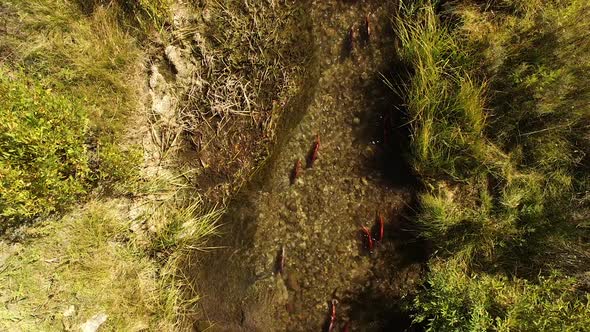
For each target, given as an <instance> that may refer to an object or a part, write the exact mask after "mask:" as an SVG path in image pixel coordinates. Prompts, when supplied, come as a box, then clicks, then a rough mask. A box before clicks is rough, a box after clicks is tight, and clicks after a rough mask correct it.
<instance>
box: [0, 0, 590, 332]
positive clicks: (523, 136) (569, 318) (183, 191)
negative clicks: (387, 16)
mask: <svg viewBox="0 0 590 332" xmlns="http://www.w3.org/2000/svg"><path fill="white" fill-rule="evenodd" d="M589 14H590V5H589V4H588V3H587V1H583V0H569V1H565V0H555V1H545V0H533V1H525V0H494V1H487V2H483V1H475V0H473V1H467V0H466V1H461V2H458V1H443V2H439V3H431V2H426V1H418V2H411V3H410V2H407V3H406V4H403V3H402V5H401V6H400V11H399V13H398V14H397V17H396V18H395V19H394V21H393V24H394V27H395V31H396V32H397V35H398V38H399V43H398V45H397V46H398V47H397V49H398V52H397V54H395V55H394V56H395V57H396V60H397V62H398V63H399V65H400V67H401V68H407V69H408V70H407V72H408V74H407V75H402V77H393V78H390V81H389V83H390V85H391V87H392V88H393V89H394V90H395V91H396V93H398V94H399V96H400V98H401V99H402V100H403V105H401V107H400V109H396V110H393V109H392V110H391V111H392V112H400V111H401V112H403V113H404V116H405V117H406V120H407V125H408V127H409V132H410V143H409V146H408V149H407V151H406V156H407V159H408V160H409V161H410V164H411V165H412V166H413V170H414V172H415V174H416V175H417V176H418V177H419V178H420V179H421V181H422V183H423V188H422V191H421V192H420V194H419V205H418V209H417V215H416V217H415V222H416V224H417V225H418V227H417V234H418V235H419V236H422V237H424V238H426V239H427V240H428V241H429V242H430V243H431V245H432V247H433V249H434V251H433V253H432V255H431V257H430V259H429V261H428V263H427V264H428V272H427V273H426V275H425V279H424V287H422V288H421V289H420V290H418V292H417V295H416V296H415V297H413V298H412V299H411V301H408V302H407V303H406V310H407V311H408V313H409V314H411V315H413V320H414V322H415V325H416V326H417V327H419V328H424V329H426V330H429V331H487V330H497V331H509V330H511V331H585V330H588V326H590V295H589V294H588V291H589V289H590V274H589V271H588V268H589V267H590V248H589V245H588V239H589V238H590V237H589V227H590V220H589V214H590V194H589V192H590V176H589V173H588V167H589V157H588V156H589V155H590V144H589V143H590V142H589V141H590V133H589V128H590V111H589V107H590V85H589V84H588V78H589V76H590V75H589V74H590V23H589V21H588V20H587V19H586V18H587V17H588V16H589ZM170 20H171V9H170V3H168V2H167V1H166V0H140V1H131V0H116V1H101V0H88V1H83V0H77V1H61V0H60V1H53V0H39V1H25V0H13V1H7V2H3V3H1V4H0V118H1V119H2V121H1V123H0V232H1V233H2V240H1V241H0V299H1V300H2V305H1V306H0V329H2V330H34V329H39V330H58V329H66V330H69V329H75V328H76V327H77V326H78V325H79V324H81V323H83V322H84V321H86V320H88V319H89V318H91V317H92V316H93V315H95V314H97V313H101V312H108V316H109V319H108V320H107V321H106V323H105V324H104V327H105V328H106V329H110V330H121V331H126V330H142V329H149V330H158V331H160V330H183V329H185V328H186V326H185V325H184V324H186V321H185V319H184V317H186V316H187V314H188V313H189V312H188V311H187V308H190V305H191V304H193V303H194V300H195V299H198V296H197V294H193V293H191V287H190V285H188V284H186V283H185V282H184V278H183V276H182V275H181V274H179V271H180V269H179V268H178V267H179V265H181V264H185V263H186V261H185V259H186V255H185V254H186V252H187V251H190V250H194V249H195V248H201V247H203V246H205V245H206V244H205V242H204V241H205V238H206V237H207V236H208V235H211V234H214V233H215V227H216V226H215V221H216V220H217V219H218V217H219V214H220V212H219V211H217V210H210V209H206V208H205V207H204V206H205V205H204V203H203V200H202V199H200V198H199V197H198V195H196V194H195V193H194V192H193V191H192V190H191V189H190V186H189V185H187V184H186V183H185V182H184V181H183V180H182V179H183V178H184V177H182V176H178V175H175V174H173V173H172V174H170V173H164V175H159V176H156V177H151V178H146V177H145V175H143V174H142V172H141V164H142V152H143V151H142V149H141V146H139V144H137V143H134V140H133V139H132V138H129V136H132V135H130V133H129V130H128V129H127V124H128V123H129V122H130V121H132V119H135V118H136V117H137V116H138V114H137V113H138V112H137V110H138V109H141V108H142V107H143V106H142V103H143V102H144V101H143V100H142V98H143V96H142V92H141V89H140V88H138V87H141V86H142V84H143V82H142V80H144V77H142V73H143V72H144V71H145V69H144V68H143V64H144V63H145V61H146V57H147V56H146V52H148V51H149V50H147V49H146V47H144V48H142V47H140V46H139V45H140V43H144V44H145V43H147V44H148V45H149V44H150V40H151V39H150V38H151V36H152V35H161V36H163V38H165V36H166V30H167V29H168V24H169V23H168V22H169V21H170ZM147 48H149V46H148V47H147ZM230 51H231V50H230ZM253 58H255V55H253ZM273 75H274V74H273ZM277 75H278V74H277ZM273 77H274V76H273ZM265 84H266V83H265ZM285 84H286V83H285ZM267 85H268V84H267ZM254 92H256V93H258V92H259V91H254ZM275 92H276V91H273V92H272V93H275ZM263 97H264V98H266V99H264V100H265V101H266V102H268V103H270V102H269V101H270V100H272V96H270V97H269V96H267V95H266V92H265V94H264V96H263ZM248 98H249V97H245V99H246V100H249V99H248ZM222 106H223V105H222ZM263 106H265V107H266V108H269V107H271V106H269V105H266V104H265V105H263ZM238 115H239V114H238ZM192 120H194V119H192ZM273 128H274V127H273ZM270 136H272V135H270ZM195 195H196V197H197V198H196V199H195V198H194V197H195ZM137 201H141V203H142V204H141V206H142V208H141V209H136V208H135V207H136V206H135V205H134V202H137ZM137 211H139V212H137ZM132 214H138V215H139V216H138V217H136V218H131V215H132ZM137 219H139V220H147V221H149V222H148V224H149V225H151V227H150V231H144V230H137V229H136V224H135V222H134V221H135V220H137Z"/></svg>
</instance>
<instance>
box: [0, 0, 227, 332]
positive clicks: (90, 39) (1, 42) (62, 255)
mask: <svg viewBox="0 0 590 332" xmlns="http://www.w3.org/2000/svg"><path fill="white" fill-rule="evenodd" d="M169 17H170V12H169V8H168V4H167V3H166V1H163V0H149V1H148V0H142V1H128V0H121V1H98V0H97V1H92V0H90V1H53V0H44V1H21V0H17V1H9V2H3V3H2V4H0V118H1V119H2V121H1V124H0V231H1V233H2V240H1V241H0V294H1V295H0V299H1V300H2V301H1V302H2V305H1V306H0V329H1V330H8V331H14V330H21V331H33V330H43V331H49V330H61V329H66V330H71V329H77V328H78V326H79V325H80V324H81V323H83V322H85V321H87V320H89V319H90V318H92V317H93V316H94V315H97V314H100V313H106V314H107V316H108V319H107V320H106V322H105V323H104V324H103V327H105V328H106V329H109V330H115V331H129V330H142V329H146V328H149V329H151V330H177V329H179V328H181V326H182V317H183V314H182V313H183V312H184V308H186V307H187V306H186V304H187V301H189V300H187V299H189V298H190V297H186V296H184V295H183V294H186V293H187V292H186V291H181V289H186V287H183V278H182V276H181V275H179V273H178V271H179V270H178V269H177V267H178V266H177V265H178V264H179V262H178V261H179V260H180V257H182V253H183V252H184V251H186V250H190V248H195V247H200V246H202V245H203V244H202V242H201V241H202V239H203V236H205V235H207V234H211V233H212V232H214V229H215V225H214V221H215V220H216V219H217V216H218V213H217V212H215V211H210V210H205V209H204V207H203V204H202V201H201V200H200V199H198V198H197V199H196V200H195V199H194V196H193V195H191V196H193V197H191V199H190V201H189V200H188V199H186V198H185V196H186V195H187V193H188V192H189V191H188V189H187V188H188V187H187V186H186V185H185V184H184V183H183V182H182V181H181V180H180V178H178V177H177V176H174V175H172V174H167V173H166V174H164V175H159V176H155V177H151V178H146V177H145V176H143V175H142V174H141V172H140V169H141V161H142V153H143V152H142V149H141V146H140V145H139V144H137V143H134V140H133V138H129V136H132V135H131V134H132V133H129V130H128V129H127V126H128V123H129V122H130V121H131V120H132V119H135V118H138V117H140V116H141V115H140V114H138V113H140V112H138V110H140V109H141V108H142V102H143V101H142V98H143V96H142V95H141V86H142V85H143V82H144V78H143V77H142V73H143V72H144V69H143V63H144V61H145V57H146V54H145V52H146V50H145V49H142V48H140V47H139V45H140V42H146V41H147V37H148V35H150V34H154V33H158V31H160V32H164V28H165V22H166V21H167V20H168V19H169ZM135 129H137V128H135ZM80 202H81V203H80ZM133 202H142V205H141V208H138V209H135V210H136V211H139V212H136V214H137V216H136V217H135V218H132V217H131V212H132V210H133V209H132V207H133V206H134V205H133V204H134V203H133ZM76 203H77V204H76ZM133 220H141V221H144V222H147V223H149V224H151V225H152V226H150V227H151V228H152V230H151V231H149V232H145V231H141V230H138V229H137V227H134V224H133V222H132V221H133Z"/></svg>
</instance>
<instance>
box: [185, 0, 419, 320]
mask: <svg viewBox="0 0 590 332" xmlns="http://www.w3.org/2000/svg"><path fill="white" fill-rule="evenodd" d="M394 9H395V6H393V4H381V3H378V2H370V1H358V2H354V3H346V2H341V1H321V2H320V1H317V2H311V3H310V4H309V6H308V7H307V8H306V10H307V11H308V13H307V15H309V17H310V18H311V34H312V36H313V38H312V40H313V41H314V43H315V44H314V45H313V46H312V45H310V46H309V49H310V52H311V51H312V52H314V55H313V59H314V61H312V62H311V65H310V68H308V71H307V81H306V84H305V85H304V86H302V87H301V88H300V93H299V95H298V97H297V98H294V99H292V102H291V104H290V106H289V108H288V109H287V110H286V111H287V112H288V114H289V115H287V116H285V117H284V119H286V120H285V123H284V125H283V127H282V128H283V130H282V131H281V133H280V134H279V135H283V136H281V139H279V142H280V143H279V144H278V145H277V148H276V150H275V151H274V153H273V155H272V157H271V158H269V159H268V162H267V163H266V164H265V165H264V167H263V168H261V169H260V170H259V172H258V174H257V175H256V177H255V179H254V180H253V181H251V183H250V184H249V185H248V186H247V188H245V189H244V190H242V191H241V193H240V194H239V195H237V197H235V198H234V200H233V201H232V203H231V204H230V206H229V210H228V213H227V214H226V216H225V217H224V219H223V221H222V222H223V227H222V229H221V231H222V234H223V235H222V236H221V237H220V238H217V239H216V240H215V241H213V242H214V243H212V245H213V246H221V247H223V248H222V249H217V250H215V251H212V252H209V253H206V254H202V253H199V254H198V257H196V258H195V261H194V262H193V265H192V268H191V270H190V271H189V274H190V276H191V278H192V281H194V284H195V285H196V288H197V289H196V291H197V292H198V293H199V294H200V295H201V297H202V298H201V300H200V302H199V314H198V317H195V319H196V323H195V327H196V329H197V330H200V329H204V328H206V327H208V326H210V325H211V324H213V325H212V328H211V329H209V330H208V331H211V330H217V331H318V330H321V329H322V328H324V329H327V328H328V326H327V325H328V324H329V320H330V319H329V317H328V316H329V315H328V311H329V310H328V309H329V305H328V303H329V302H331V301H332V300H336V302H337V305H336V313H337V315H336V320H335V322H334V323H335V324H336V326H337V328H338V329H337V330H340V329H342V328H344V326H345V325H346V324H347V323H348V324H350V327H351V330H352V331H382V330H403V329H404V328H407V327H408V326H409V321H408V318H407V317H405V316H404V315H403V314H401V313H400V312H399V308H397V302H396V300H398V299H401V298H403V297H405V296H407V295H409V294H411V293H412V291H413V289H414V288H415V286H416V282H417V281H418V279H419V275H420V273H421V259H422V257H423V252H422V247H421V244H419V243H417V242H416V241H415V240H414V239H412V238H411V236H409V233H408V232H406V231H405V228H406V225H405V219H404V218H403V216H404V215H406V214H407V213H408V205H410V204H411V201H412V179H411V175H410V174H409V173H408V172H407V171H406V170H405V168H404V167H403V158H402V157H401V156H399V155H393V154H392V152H395V151H398V152H399V151H400V150H399V149H398V148H396V145H397V144H401V143H399V142H398V140H397V137H396V135H397V133H395V132H391V131H390V126H384V125H383V124H384V123H385V122H387V121H391V120H390V119H388V118H387V116H389V115H388V114H390V113H391V110H392V109H393V108H394V107H395V102H396V101H395V100H394V99H393V96H392V94H391V92H390V91H387V90H386V89H384V87H383V84H382V82H381V78H380V73H381V72H385V71H387V70H389V68H390V63H389V61H390V59H391V57H392V56H391V54H392V52H393V33H392V31H390V30H389V29H390V22H389V18H390V17H391V15H392V14H393V10H394ZM317 136H319V138H320V148H319V153H318V158H317V160H316V161H315V162H314V163H313V165H312V166H311V165H310V166H311V167H306V160H307V159H309V154H310V150H312V149H313V144H314V140H315V139H316V137H317ZM297 160H300V161H301V163H302V169H301V171H300V172H299V175H298V176H297V178H296V179H293V177H292V176H291V175H292V172H293V167H294V165H295V164H296V162H297ZM378 214H382V215H383V220H384V238H383V240H382V241H379V242H378V243H377V241H375V243H374V250H372V252H369V250H367V249H368V248H367V246H368V242H367V239H366V238H363V237H362V235H361V234H360V232H359V229H360V226H361V225H365V226H366V227H368V228H373V230H376V229H378V227H376V226H375V225H376V220H377V215H378ZM377 233H378V232H377ZM374 234H375V233H374ZM374 236H375V237H376V238H378V237H379V236H378V235H376V234H375V235H374ZM281 248H284V252H285V265H284V269H283V271H282V273H279V271H278V269H277V259H278V257H277V256H278V254H279V252H280V251H281Z"/></svg>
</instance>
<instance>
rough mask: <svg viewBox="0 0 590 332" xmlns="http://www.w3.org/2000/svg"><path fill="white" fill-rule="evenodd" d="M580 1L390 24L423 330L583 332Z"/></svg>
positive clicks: (586, 34)
mask: <svg viewBox="0 0 590 332" xmlns="http://www.w3.org/2000/svg"><path fill="white" fill-rule="evenodd" d="M588 14H590V5H589V4H588V2H586V1H577V0H573V1H541V0H539V1H519V0H502V1H488V2H485V3H483V2H477V1H466V2H460V3H459V2H441V3H439V4H438V6H436V5H435V4H434V3H431V2H420V3H418V4H417V3H414V4H411V5H410V4H409V3H408V4H407V5H406V6H404V7H403V9H402V10H401V14H400V15H399V16H398V17H397V19H396V21H395V25H396V29H397V32H398V35H399V47H398V52H399V53H398V56H399V61H400V63H401V64H403V65H404V66H406V67H407V68H409V75H408V78H407V79H405V80H403V83H402V84H401V85H395V84H394V83H393V82H390V84H391V86H392V87H393V88H394V89H396V91H398V93H399V94H400V96H401V98H402V99H403V100H404V105H403V108H402V111H403V112H404V114H405V116H406V117H407V123H408V126H409V128H410V129H409V131H410V144H409V149H408V151H407V152H408V158H409V159H410V161H411V164H412V166H413V169H414V171H415V173H416V174H417V175H418V176H419V177H420V178H421V180H422V183H423V184H424V191H423V192H422V193H421V194H420V196H419V210H418V213H417V217H416V222H417V224H418V231H419V233H420V235H421V236H423V237H425V238H426V239H428V240H430V241H431V243H432V245H433V247H434V253H433V255H432V256H431V258H430V260H429V262H428V273H427V275H426V279H425V286H424V289H423V290H422V291H420V292H419V294H418V296H417V297H416V298H415V299H414V300H413V302H412V304H411V305H409V306H410V307H411V310H413V311H414V321H415V322H416V323H421V326H424V327H425V329H426V330H428V331H586V330H588V327H589V326H590V294H588V289H589V288H588V286H589V281H590V274H589V273H590V271H589V268H590V247H589V245H588V239H589V237H588V236H589V235H590V234H589V232H588V231H589V227H590V223H589V217H590V215H589V212H590V210H589V207H590V205H589V203H590V196H589V190H590V187H589V185H590V182H589V179H590V178H589V173H588V167H589V163H588V161H589V159H588V153H589V152H590V144H589V143H590V142H589V140H590V131H589V129H590V127H589V126H590V108H589V105H590V103H589V102H590V89H589V88H588V87H589V86H590V85H589V84H588V79H589V78H590V75H589V74H590V56H589V54H590V53H589V51H590V24H589V23H588V20H587V19H585V17H587V15H588Z"/></svg>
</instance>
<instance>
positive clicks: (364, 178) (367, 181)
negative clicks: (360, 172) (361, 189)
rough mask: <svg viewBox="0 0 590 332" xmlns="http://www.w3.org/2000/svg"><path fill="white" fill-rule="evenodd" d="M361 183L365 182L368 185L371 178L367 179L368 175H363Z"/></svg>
mask: <svg viewBox="0 0 590 332" xmlns="http://www.w3.org/2000/svg"><path fill="white" fill-rule="evenodd" d="M361 183H362V184H363V186H366V185H368V184H369V180H368V179H367V177H365V176H363V178H362V179H361Z"/></svg>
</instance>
